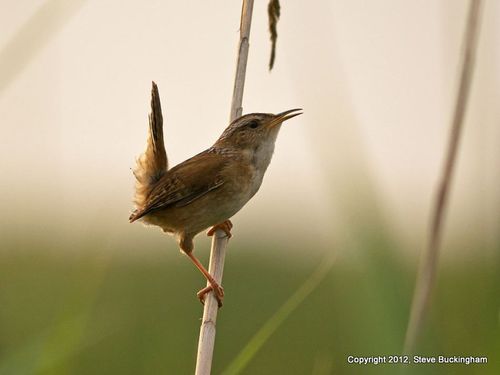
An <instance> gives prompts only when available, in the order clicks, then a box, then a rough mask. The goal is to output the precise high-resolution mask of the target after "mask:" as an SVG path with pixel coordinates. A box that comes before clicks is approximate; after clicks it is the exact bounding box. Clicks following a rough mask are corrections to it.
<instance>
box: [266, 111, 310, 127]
mask: <svg viewBox="0 0 500 375" xmlns="http://www.w3.org/2000/svg"><path fill="white" fill-rule="evenodd" d="M297 111H302V108H295V109H289V110H288V111H285V112H281V113H278V114H277V115H275V116H274V118H273V119H272V120H271V122H270V123H269V127H270V128H273V127H275V126H276V125H279V124H281V123H282V122H283V121H286V120H290V119H291V118H293V117H295V116H298V115H301V114H302V113H303V112H300V113H294V112H297Z"/></svg>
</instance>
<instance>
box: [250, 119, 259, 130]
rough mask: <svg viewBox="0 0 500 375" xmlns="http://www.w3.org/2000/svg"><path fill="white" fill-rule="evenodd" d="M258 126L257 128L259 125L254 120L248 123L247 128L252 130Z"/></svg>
mask: <svg viewBox="0 0 500 375" xmlns="http://www.w3.org/2000/svg"><path fill="white" fill-rule="evenodd" d="M258 126H259V123H258V121H256V120H253V121H250V122H249V123H248V127H249V128H252V129H255V128H257V127H258Z"/></svg>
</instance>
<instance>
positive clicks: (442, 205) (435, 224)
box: [404, 0, 481, 354]
mask: <svg viewBox="0 0 500 375" xmlns="http://www.w3.org/2000/svg"><path fill="white" fill-rule="evenodd" d="M480 10H481V0H471V3H470V8H469V13H468V19H467V26H466V31H465V38H464V52H463V56H462V66H461V74H460V81H459V86H458V91H457V96H456V101H455V109H454V114H453V120H452V124H451V129H450V136H449V141H448V148H447V152H446V159H445V163H444V166H443V170H442V174H441V178H440V182H439V185H438V189H437V194H436V201H435V203H434V209H433V214H432V221H431V226H430V233H429V242H428V246H427V249H426V252H425V253H423V254H422V256H421V260H420V266H419V270H418V275H417V281H416V284H415V291H414V293H413V301H412V306H411V312H410V319H409V322H408V327H407V331H406V337H405V344H404V352H405V353H407V354H411V353H412V352H413V351H414V349H415V345H416V343H417V341H418V338H419V335H420V333H421V331H422V326H423V324H424V320H425V317H426V315H427V310H428V308H429V301H430V299H431V293H432V289H433V286H434V283H435V278H436V268H437V262H438V255H439V247H440V240H441V234H442V230H443V222H444V216H445V213H446V207H447V202H448V196H449V191H450V186H451V182H452V177H453V170H454V168H455V164H456V159H457V152H458V147H459V141H460V135H461V132H462V128H463V122H464V117H465V113H466V109H467V101H468V97H469V92H470V86H471V82H472V73H473V70H474V61H475V54H476V49H477V40H478V34H479V26H480Z"/></svg>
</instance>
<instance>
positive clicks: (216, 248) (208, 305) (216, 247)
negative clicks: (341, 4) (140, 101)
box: [195, 0, 253, 375]
mask: <svg viewBox="0 0 500 375" xmlns="http://www.w3.org/2000/svg"><path fill="white" fill-rule="evenodd" d="M252 10H253V0H243V5H242V9H241V21H240V42H239V47H238V59H237V63H236V75H235V79H234V89H233V99H232V102H231V112H230V120H231V121H232V120H234V119H235V118H237V117H239V116H241V113H242V111H243V108H242V101H243V89H244V86H245V74H246V67H247V60H248V50H249V47H250V44H249V40H250V26H251V23H252ZM227 241H228V238H227V236H226V233H224V231H222V230H221V229H217V230H216V232H215V234H214V236H213V238H212V249H211V251H210V264H209V268H208V272H209V273H210V274H211V275H212V276H213V278H214V279H215V281H216V282H217V283H218V284H219V285H220V284H221V282H222V273H223V270H224V259H225V257H226V245H227ZM218 308H219V307H218V302H217V300H216V298H215V296H214V293H213V292H210V293H208V294H207V295H206V298H205V307H204V309H203V319H202V322H201V327H200V338H199V340H198V356H197V359H196V371H195V374H196V375H209V374H210V371H211V368H212V356H213V352H214V344H215V323H216V320H217V311H218Z"/></svg>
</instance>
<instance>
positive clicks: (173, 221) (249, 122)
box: [129, 82, 300, 302]
mask: <svg viewBox="0 0 500 375" xmlns="http://www.w3.org/2000/svg"><path fill="white" fill-rule="evenodd" d="M296 111H297V110H291V111H286V112H283V113H281V114H278V115H273V114H265V113H252V114H248V115H245V116H242V117H240V118H238V119H236V120H234V121H233V122H232V123H231V124H230V125H229V126H228V127H227V128H226V129H225V130H224V132H223V133H222V135H221V136H220V138H219V139H218V140H217V142H215V144H214V145H213V146H212V147H210V148H209V149H207V150H205V151H203V152H201V153H199V154H198V155H196V156H194V157H192V158H190V159H188V160H186V161H184V162H182V163H180V164H179V165H177V166H175V167H173V168H172V169H168V159H167V155H166V153H165V148H164V144H163V120H162V115H161V106H160V99H159V94H158V88H157V86H156V85H155V84H154V82H153V88H152V93H151V114H150V116H149V134H148V143H147V147H146V151H145V152H144V153H143V154H142V155H141V156H140V157H139V159H138V161H137V166H136V168H135V170H134V174H135V176H136V179H137V183H136V194H135V200H134V202H135V205H136V209H135V211H134V212H133V213H132V215H131V216H130V218H129V219H130V222H134V221H136V220H141V221H143V222H144V223H146V224H152V225H157V226H159V227H161V228H162V229H163V231H165V232H167V233H171V234H174V235H175V236H176V237H177V240H178V242H179V246H180V248H181V250H183V251H184V252H185V253H186V254H187V255H188V256H189V257H190V258H191V259H192V260H193V261H194V262H195V264H196V265H197V267H198V268H199V269H200V271H201V272H202V273H203V274H204V275H205V276H206V277H207V279H208V280H209V281H210V283H211V284H212V286H213V287H214V288H215V289H216V294H218V299H219V302H221V300H222V288H220V286H218V285H216V283H215V281H214V280H213V279H212V278H211V277H210V275H208V272H207V271H206V270H205V269H204V268H203V266H201V264H199V262H198V261H197V260H196V258H194V256H193V255H192V254H191V252H192V250H193V248H194V245H193V238H194V236H196V235H197V234H198V233H200V232H202V231H203V230H205V229H207V228H209V227H212V226H217V225H222V224H223V223H226V222H228V220H229V219H230V218H231V217H232V216H233V215H234V214H236V213H237V212H238V211H239V210H240V209H241V208H242V207H243V206H244V205H245V204H246V203H247V202H248V201H249V200H250V199H251V198H252V197H253V196H254V195H255V193H256V192H257V191H258V190H259V188H260V186H261V183H262V179H263V177H264V173H265V171H266V169H267V167H268V165H269V163H270V161H271V157H272V154H273V151H274V144H275V141H276V137H277V135H278V132H279V129H280V126H281V123H282V122H283V121H285V120H287V119H289V118H292V117H294V116H296V115H298V114H300V113H293V114H291V113H292V112H296ZM230 227H231V224H230V223H229V226H227V225H226V226H225V228H226V229H225V230H226V231H227V232H229V230H230ZM228 228H229V229H228ZM204 293H206V291H205V292H204ZM200 298H201V297H200Z"/></svg>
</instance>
